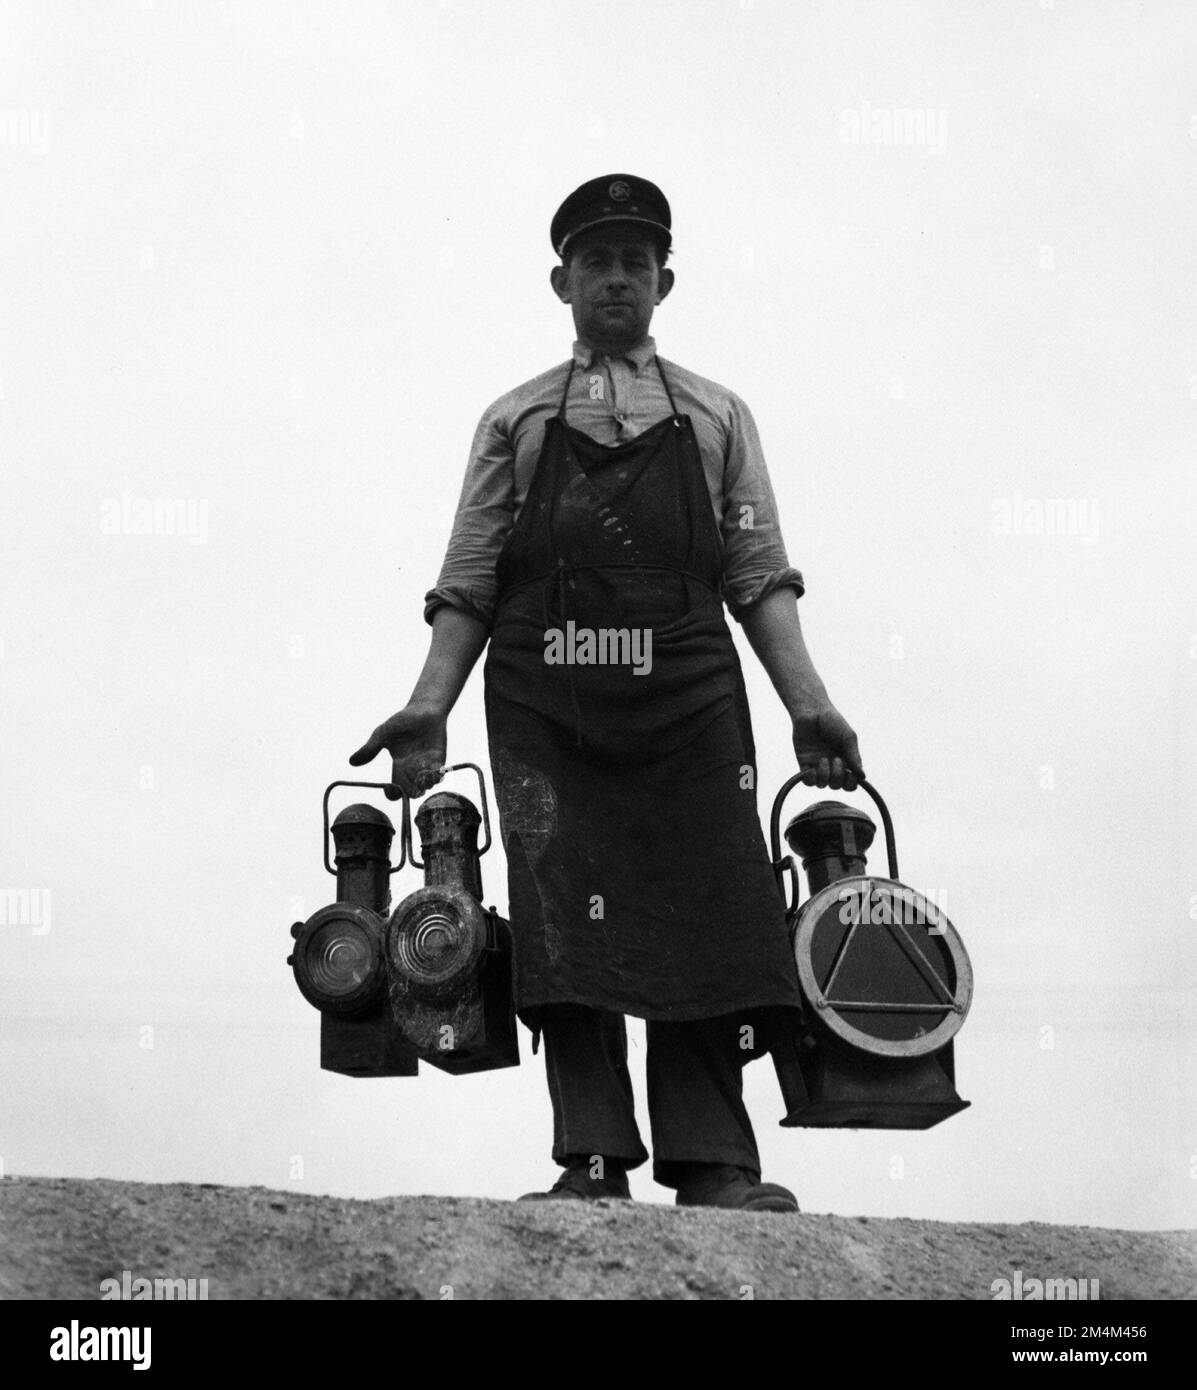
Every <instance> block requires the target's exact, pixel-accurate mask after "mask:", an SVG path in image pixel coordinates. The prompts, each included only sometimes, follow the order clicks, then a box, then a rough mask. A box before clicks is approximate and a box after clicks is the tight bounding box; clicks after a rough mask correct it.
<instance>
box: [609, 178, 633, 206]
mask: <svg viewBox="0 0 1197 1390" xmlns="http://www.w3.org/2000/svg"><path fill="white" fill-rule="evenodd" d="M631 196H632V190H631V189H630V188H629V187H628V186H627V184H626V183H625V182H624V181H623V179H616V180H615V182H614V183H613V184H612V185H611V187H610V188H608V189H607V197H608V198H610V199H611V201H612V202H613V203H626V202H627V200H628V199H629V198H630V197H631Z"/></svg>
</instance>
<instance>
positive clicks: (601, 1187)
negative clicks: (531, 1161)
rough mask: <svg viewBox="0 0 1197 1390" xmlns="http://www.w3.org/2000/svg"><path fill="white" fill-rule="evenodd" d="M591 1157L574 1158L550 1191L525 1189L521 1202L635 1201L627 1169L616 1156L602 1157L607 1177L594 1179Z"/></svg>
mask: <svg viewBox="0 0 1197 1390" xmlns="http://www.w3.org/2000/svg"><path fill="white" fill-rule="evenodd" d="M592 1161H593V1160H592V1159H589V1158H573V1159H570V1161H569V1163H568V1165H567V1166H566V1169H565V1172H564V1173H562V1174H561V1176H560V1177H559V1178H558V1179H557V1181H556V1182H555V1183H554V1184H553V1185H552V1187H551V1188H549V1190H548V1191H547V1192H525V1193H524V1195H523V1196H522V1197H520V1198H519V1200H520V1201H521V1202H554V1201H558V1200H560V1199H563V1198H564V1199H565V1200H567V1201H575V1202H576V1201H582V1202H598V1201H601V1200H602V1199H603V1198H604V1197H614V1198H616V1199H618V1200H621V1201H624V1202H630V1201H631V1200H632V1190H631V1188H630V1187H629V1186H628V1175H627V1170H626V1169H625V1168H624V1166H623V1164H622V1163H619V1162H618V1161H617V1160H615V1159H611V1158H608V1159H604V1160H603V1172H604V1176H603V1177H601V1178H592V1177H591V1176H590V1167H591V1163H592Z"/></svg>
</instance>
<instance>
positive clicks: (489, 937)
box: [287, 763, 519, 1076]
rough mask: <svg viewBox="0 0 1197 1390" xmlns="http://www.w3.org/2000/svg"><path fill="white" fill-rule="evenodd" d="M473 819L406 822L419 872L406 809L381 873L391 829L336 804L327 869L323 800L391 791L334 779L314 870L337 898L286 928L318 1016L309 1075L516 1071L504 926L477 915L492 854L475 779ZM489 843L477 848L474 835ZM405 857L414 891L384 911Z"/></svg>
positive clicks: (469, 811)
mask: <svg viewBox="0 0 1197 1390" xmlns="http://www.w3.org/2000/svg"><path fill="white" fill-rule="evenodd" d="M461 768H472V769H473V771H474V772H476V773H477V775H478V781H479V786H480V788H481V795H482V814H481V816H480V815H479V813H478V811H477V809H476V808H475V807H474V805H473V803H472V802H470V801H469V800H468V799H467V798H466V797H464V796H458V795H456V794H455V793H452V792H443V793H439V794H437V795H435V796H432V797H430V798H429V799H428V800H427V801H426V802H425V803H424V804H423V806H422V807H421V809H420V811H419V813H418V814H417V815H416V817H415V823H416V826H417V828H418V829H419V831H420V835H421V842H422V851H423V855H424V859H423V862H421V861H420V860H418V859H417V858H416V855H415V850H414V847H413V846H412V841H411V835H412V831H411V827H412V818H411V811H410V803H409V801H408V799H407V797H406V796H405V797H404V798H403V821H402V830H401V836H400V854H399V862H398V863H397V864H394V865H392V864H391V863H390V859H389V856H390V849H391V842H392V840H393V838H394V834H395V827H394V825H393V824H392V822H391V820H390V818H389V817H388V816H387V815H386V814H385V813H384V812H382V811H380V810H378V809H376V808H375V807H373V806H370V805H367V804H364V803H359V804H356V805H353V806H349V807H347V808H346V809H345V810H344V811H342V812H341V813H340V814H339V815H338V816H337V818H336V820H335V821H333V823H332V827H331V833H332V839H333V842H334V845H335V847H336V854H335V857H336V868H335V869H334V868H333V866H332V864H330V863H329V859H328V838H329V830H330V827H329V823H328V802H329V796H330V794H331V793H332V792H333V790H334V789H335V788H337V787H373V788H380V789H381V788H388V787H390V786H391V784H389V783H386V782H333V783H332V784H331V785H330V786H329V787H328V788H327V790H326V791H325V793H324V866H325V868H326V869H327V870H328V872H329V873H331V874H335V875H336V879H337V901H336V902H335V903H331V904H330V905H329V906H327V907H322V908H320V909H319V911H317V912H315V913H313V915H312V916H311V917H309V918H308V920H307V921H306V922H296V923H295V924H294V926H293V927H292V928H291V934H292V936H293V937H294V939H295V948H294V950H293V952H292V954H291V955H290V956H288V958H287V963H288V964H289V965H291V967H292V969H293V971H294V974H295V982H296V984H297V986H298V987H299V989H300V992H301V993H302V994H303V996H304V998H305V999H307V1000H308V1002H309V1003H310V1004H312V1005H313V1006H314V1007H315V1008H317V1009H319V1010H320V1065H321V1067H322V1068H324V1070H326V1071H334V1072H339V1073H341V1074H343V1075H346V1076H415V1075H416V1074H417V1072H418V1071H419V1062H420V1061H421V1060H424V1061H426V1062H430V1063H431V1064H432V1065H434V1066H436V1067H440V1068H441V1069H442V1070H444V1071H448V1072H454V1073H462V1072H472V1071H487V1070H490V1069H492V1068H495V1067H507V1066H516V1065H518V1063H519V1039H518V1035H517V1032H516V1021H515V1007H514V1001H513V989H512V943H511V933H510V929H509V927H508V925H507V923H506V921H505V920H504V919H503V918H502V917H500V916H499V915H498V913H497V912H496V911H495V909H494V908H493V907H491V908H484V907H483V906H482V875H481V870H480V866H479V858H480V856H481V855H482V854H484V853H485V852H486V850H487V849H488V848H489V846H490V819H489V814H488V812H487V807H486V787H485V784H484V783H483V781H482V772H481V769H480V768H478V767H476V766H475V765H474V764H473V763H460V764H457V765H455V766H454V767H450V768H446V769H445V772H454V771H457V770H459V769H461ZM479 825H483V826H485V831H486V841H485V843H484V844H483V845H482V847H481V849H480V848H479V847H478V828H479ZM408 860H410V861H411V863H412V864H413V865H415V866H416V867H417V868H422V869H423V870H424V878H425V882H424V886H423V887H422V888H419V889H417V890H416V891H415V892H413V893H411V894H409V895H408V896H407V897H406V898H404V900H403V901H402V902H401V903H399V905H398V906H397V907H396V908H395V910H394V911H393V912H390V915H389V918H388V912H389V909H390V901H391V891H390V878H391V875H392V874H395V873H398V871H399V870H400V869H401V868H402V867H403V865H404V864H405V863H406V862H407V861H408Z"/></svg>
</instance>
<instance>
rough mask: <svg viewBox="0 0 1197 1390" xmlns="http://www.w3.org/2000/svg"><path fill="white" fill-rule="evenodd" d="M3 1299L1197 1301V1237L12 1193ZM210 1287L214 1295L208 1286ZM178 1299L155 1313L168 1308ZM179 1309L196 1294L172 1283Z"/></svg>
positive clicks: (631, 1212)
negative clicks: (146, 1294)
mask: <svg viewBox="0 0 1197 1390" xmlns="http://www.w3.org/2000/svg"><path fill="white" fill-rule="evenodd" d="M0 1229H2V1230H3V1242H2V1248H0V1296H2V1297H4V1298H9V1299H11V1298H39V1299H41V1298H53V1299H62V1298H83V1299H99V1298H100V1297H101V1295H102V1289H103V1290H104V1291H107V1292H110V1293H111V1292H113V1291H114V1290H115V1288H116V1286H114V1285H108V1286H106V1289H104V1281H105V1280H110V1279H112V1280H116V1281H117V1285H121V1284H122V1282H123V1283H124V1286H125V1288H126V1296H127V1291H128V1289H130V1288H131V1289H133V1291H134V1292H136V1291H137V1289H138V1288H140V1289H141V1290H142V1291H148V1289H149V1288H150V1286H149V1285H140V1286H138V1285H135V1284H134V1283H133V1281H135V1280H138V1279H142V1280H155V1279H158V1280H163V1281H167V1280H176V1281H177V1280H194V1281H196V1282H195V1283H194V1284H193V1285H191V1286H190V1289H189V1292H190V1293H191V1295H192V1296H200V1295H201V1294H206V1296H207V1297H208V1298H210V1299H217V1298H241V1299H245V1298H274V1299H293V1298H330V1299H349V1298H406V1299H420V1298H430V1299H440V1298H495V1299H525V1298H534V1299H541V1298H581V1299H669V1298H725V1299H744V1298H787V1299H793V1298H824V1299H826V1298H891V1299H896V1298H914V1299H928V1298H949V1299H960V1298H966V1299H992V1298H993V1297H994V1289H993V1285H994V1281H995V1280H999V1279H1008V1280H1010V1281H1011V1282H1012V1283H1013V1282H1014V1281H1015V1279H1016V1278H1018V1279H1021V1280H1022V1281H1024V1283H1025V1281H1026V1280H1029V1279H1032V1278H1038V1279H1075V1280H1082V1279H1087V1280H1089V1281H1090V1286H1089V1287H1090V1290H1091V1289H1092V1281H1094V1280H1096V1281H1098V1283H1099V1288H1100V1297H1101V1298H1102V1299H1114V1298H1150V1299H1178V1298H1193V1297H1197V1233H1194V1232H1189V1231H1166V1232H1143V1231H1111V1230H1101V1229H1098V1228H1096V1227H1088V1226H1083V1227H1064V1226H1047V1225H1040V1224H1029V1225H1020V1226H1005V1225H964V1224H950V1223H946V1222H937V1221H905V1220H899V1221H891V1220H877V1219H870V1218H868V1217H856V1218H852V1217H842V1216H811V1215H801V1216H790V1215H771V1214H764V1213H758V1214H756V1215H749V1214H744V1213H739V1212H721V1211H695V1210H685V1209H677V1208H672V1207H667V1206H658V1205H633V1204H629V1203H623V1202H602V1203H596V1204H593V1205H592V1204H583V1203H580V1202H579V1203H571V1202H553V1203H546V1204H540V1203H514V1202H495V1201H482V1200H477V1199H473V1198H456V1197H391V1198H386V1199H383V1200H379V1201H369V1202H359V1201H347V1200H343V1199H340V1198H335V1197H317V1196H307V1195H296V1194H295V1193H291V1192H272V1191H270V1190H268V1189H266V1188H260V1187H251V1188H233V1187H217V1186H214V1185H211V1184H206V1183H201V1184H198V1185H194V1184H185V1183H173V1184H166V1185H161V1186H160V1185H156V1184H148V1183H129V1182H110V1181H105V1180H96V1181H84V1180H76V1179H68V1178H7V1179H5V1180H4V1181H3V1182H2V1183H0ZM201 1280H206V1281H207V1284H206V1287H205V1286H204V1285H201V1283H200V1282H199V1281H201ZM166 1287H167V1286H166V1285H164V1284H163V1285H160V1286H159V1292H158V1294H157V1296H159V1297H161V1296H166V1293H165V1289H166ZM171 1287H172V1288H173V1289H174V1296H184V1286H183V1285H174V1286H171Z"/></svg>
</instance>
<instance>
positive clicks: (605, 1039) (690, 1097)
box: [539, 1004, 761, 1187]
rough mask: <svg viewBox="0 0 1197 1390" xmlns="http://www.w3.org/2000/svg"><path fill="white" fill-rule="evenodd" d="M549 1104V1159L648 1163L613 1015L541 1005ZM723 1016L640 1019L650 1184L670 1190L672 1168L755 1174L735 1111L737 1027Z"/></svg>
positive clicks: (744, 1115) (739, 1099)
mask: <svg viewBox="0 0 1197 1390" xmlns="http://www.w3.org/2000/svg"><path fill="white" fill-rule="evenodd" d="M539 1021H540V1024H541V1027H542V1029H543V1036H544V1052H545V1070H546V1072H547V1074H548V1081H549V1094H550V1096H551V1097H552V1101H553V1157H554V1159H556V1160H557V1162H558V1163H560V1164H565V1163H566V1162H567V1161H568V1160H569V1159H570V1158H572V1157H587V1158H590V1157H593V1156H596V1155H600V1154H601V1155H602V1156H603V1157H604V1158H609V1159H611V1158H613V1159H619V1160H620V1161H621V1162H622V1163H623V1164H624V1165H625V1166H626V1167H628V1168H637V1167H639V1166H640V1164H642V1163H643V1162H644V1161H645V1160H646V1159H647V1158H648V1151H647V1150H646V1149H645V1147H644V1144H643V1143H642V1142H641V1139H640V1131H639V1129H638V1128H637V1126H636V1117H635V1115H634V1113H633V1104H632V1079H631V1076H630V1074H629V1072H628V1042H627V1029H626V1027H625V1025H624V1019H623V1015H622V1014H613V1013H607V1012H605V1011H603V1010H600V1009H589V1008H586V1007H585V1006H583V1005H581V1004H554V1005H550V1006H546V1007H545V1008H544V1009H543V1010H542V1011H541V1015H540V1020H539ZM741 1022H742V1020H738V1019H736V1018H733V1017H731V1016H727V1017H723V1018H712V1019H702V1020H700V1021H698V1022H694V1023H655V1022H653V1021H651V1020H650V1021H649V1022H648V1024H647V1033H648V1058H647V1061H646V1072H647V1081H648V1113H649V1124H650V1126H651V1131H652V1141H653V1177H654V1178H655V1179H656V1181H657V1182H659V1183H661V1184H662V1186H664V1187H676V1186H677V1185H678V1177H679V1174H678V1172H677V1165H678V1164H684V1163H731V1164H735V1165H736V1166H737V1167H740V1168H748V1169H750V1170H751V1171H752V1172H754V1173H756V1174H757V1176H758V1177H759V1175H760V1171H761V1168H760V1157H759V1155H758V1153H757V1147H756V1139H755V1138H754V1137H753V1133H752V1122H751V1121H750V1120H749V1118H748V1111H747V1110H746V1109H745V1108H744V1101H743V1094H742V1089H743V1077H742V1067H743V1062H744V1060H745V1058H744V1053H743V1052H742V1051H741V1049H740V1046H739V1040H740V1023H741Z"/></svg>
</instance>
